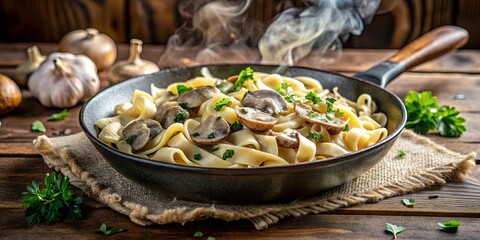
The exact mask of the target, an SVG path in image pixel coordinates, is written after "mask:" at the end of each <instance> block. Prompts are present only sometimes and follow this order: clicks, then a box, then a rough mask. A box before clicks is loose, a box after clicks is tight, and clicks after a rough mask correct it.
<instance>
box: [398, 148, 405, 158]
mask: <svg viewBox="0 0 480 240" xmlns="http://www.w3.org/2000/svg"><path fill="white" fill-rule="evenodd" d="M406 155H407V153H406V152H405V151H403V150H402V149H397V157H399V158H403V157H405V156H406Z"/></svg>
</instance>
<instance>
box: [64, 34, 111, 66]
mask: <svg viewBox="0 0 480 240" xmlns="http://www.w3.org/2000/svg"><path fill="white" fill-rule="evenodd" d="M58 50H59V51H60V52H69V53H73V54H82V55H85V56H87V57H89V58H90V59H92V60H93V62H95V65H96V66H97V68H98V70H102V69H106V68H108V67H110V66H112V64H113V62H115V59H116V58H117V47H116V46H115V42H113V40H112V39H111V38H110V37H109V36H107V35H105V34H103V33H99V32H98V30H97V29H95V28H87V29H85V30H75V31H72V32H69V33H67V34H66V35H65V36H64V37H63V38H62V40H60V43H59V46H58Z"/></svg>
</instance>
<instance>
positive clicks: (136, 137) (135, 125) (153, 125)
mask: <svg viewBox="0 0 480 240" xmlns="http://www.w3.org/2000/svg"><path fill="white" fill-rule="evenodd" d="M162 130H163V128H162V126H161V125H160V123H159V122H157V121H155V120H152V119H145V118H142V119H137V120H133V121H132V122H130V123H129V124H128V125H127V126H126V127H125V128H124V129H123V131H122V135H123V138H124V139H125V141H126V142H127V143H128V144H129V145H130V146H132V148H133V150H135V151H137V150H140V149H142V148H143V147H144V146H145V144H147V142H148V140H150V139H152V138H154V137H156V136H157V135H158V134H159V133H160V132H161V131H162Z"/></svg>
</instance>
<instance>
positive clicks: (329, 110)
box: [325, 98, 337, 113]
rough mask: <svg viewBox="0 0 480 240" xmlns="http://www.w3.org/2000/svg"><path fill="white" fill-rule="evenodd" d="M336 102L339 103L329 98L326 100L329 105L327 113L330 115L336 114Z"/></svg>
mask: <svg viewBox="0 0 480 240" xmlns="http://www.w3.org/2000/svg"><path fill="white" fill-rule="evenodd" d="M336 101H337V99H335V98H327V99H326V101H325V102H326V103H327V112H328V113H333V112H335V110H333V103H334V102H336Z"/></svg>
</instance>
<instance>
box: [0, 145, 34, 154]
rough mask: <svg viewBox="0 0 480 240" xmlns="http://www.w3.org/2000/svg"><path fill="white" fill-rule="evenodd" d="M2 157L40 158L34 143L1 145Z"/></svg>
mask: <svg viewBox="0 0 480 240" xmlns="http://www.w3.org/2000/svg"><path fill="white" fill-rule="evenodd" d="M0 156H2V157H38V156H39V153H38V152H37V150H35V148H34V146H33V143H0Z"/></svg>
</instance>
